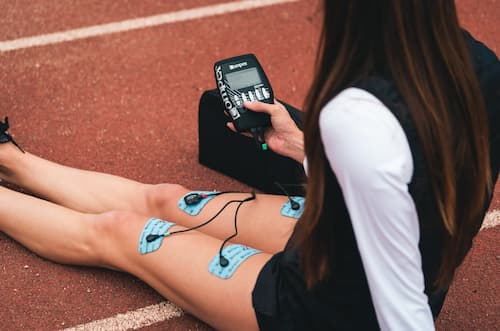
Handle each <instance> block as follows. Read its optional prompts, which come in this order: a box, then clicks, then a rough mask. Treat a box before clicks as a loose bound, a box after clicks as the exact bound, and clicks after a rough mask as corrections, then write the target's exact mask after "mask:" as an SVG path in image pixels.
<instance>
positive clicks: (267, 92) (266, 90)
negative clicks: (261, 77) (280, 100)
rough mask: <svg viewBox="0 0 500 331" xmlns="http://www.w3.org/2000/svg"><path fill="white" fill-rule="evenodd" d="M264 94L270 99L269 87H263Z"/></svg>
mask: <svg viewBox="0 0 500 331" xmlns="http://www.w3.org/2000/svg"><path fill="white" fill-rule="evenodd" d="M262 95H263V96H264V98H265V99H268V98H270V97H271V94H270V93H269V90H268V89H267V87H263V88H262Z"/></svg>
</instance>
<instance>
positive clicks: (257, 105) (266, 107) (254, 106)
mask: <svg viewBox="0 0 500 331" xmlns="http://www.w3.org/2000/svg"><path fill="white" fill-rule="evenodd" d="M243 106H245V108H247V109H250V110H252V111H255V112H259V113H268V114H269V115H271V114H272V113H273V112H274V111H275V110H276V107H277V105H275V104H270V103H264V102H260V101H251V102H249V101H247V102H245V103H243Z"/></svg>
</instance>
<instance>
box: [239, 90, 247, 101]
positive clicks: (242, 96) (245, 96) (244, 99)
mask: <svg viewBox="0 0 500 331" xmlns="http://www.w3.org/2000/svg"><path fill="white" fill-rule="evenodd" d="M241 98H242V99H243V102H247V101H248V97H247V95H246V94H245V92H242V93H241Z"/></svg>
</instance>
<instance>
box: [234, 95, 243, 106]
mask: <svg viewBox="0 0 500 331" xmlns="http://www.w3.org/2000/svg"><path fill="white" fill-rule="evenodd" d="M233 100H234V103H235V104H236V106H238V107H241V104H242V102H241V99H240V97H239V96H237V95H235V96H234V97H233Z"/></svg>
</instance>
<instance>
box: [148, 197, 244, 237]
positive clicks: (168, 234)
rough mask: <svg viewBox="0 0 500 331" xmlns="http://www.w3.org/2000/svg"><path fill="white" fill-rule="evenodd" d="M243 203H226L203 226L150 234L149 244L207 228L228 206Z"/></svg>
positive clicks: (232, 201) (231, 201) (233, 201)
mask: <svg viewBox="0 0 500 331" xmlns="http://www.w3.org/2000/svg"><path fill="white" fill-rule="evenodd" d="M242 201H244V200H230V201H228V202H226V204H225V205H224V206H223V207H222V208H221V209H219V211H218V212H217V213H216V214H215V215H214V216H212V217H211V218H210V219H209V220H207V221H205V222H203V223H201V224H198V225H196V226H193V227H191V228H187V229H183V230H178V231H174V232H168V231H167V232H166V233H164V234H149V235H148V236H147V237H146V241H147V242H148V243H150V242H153V241H155V240H157V239H158V238H161V237H166V236H171V235H173V234H178V233H183V232H188V231H192V230H197V229H199V228H201V227H203V226H205V225H207V224H209V223H210V222H212V221H213V220H214V219H215V218H216V217H217V216H219V215H220V214H221V213H222V212H223V211H224V209H226V208H227V206H229V205H230V204H232V203H235V202H242Z"/></svg>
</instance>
